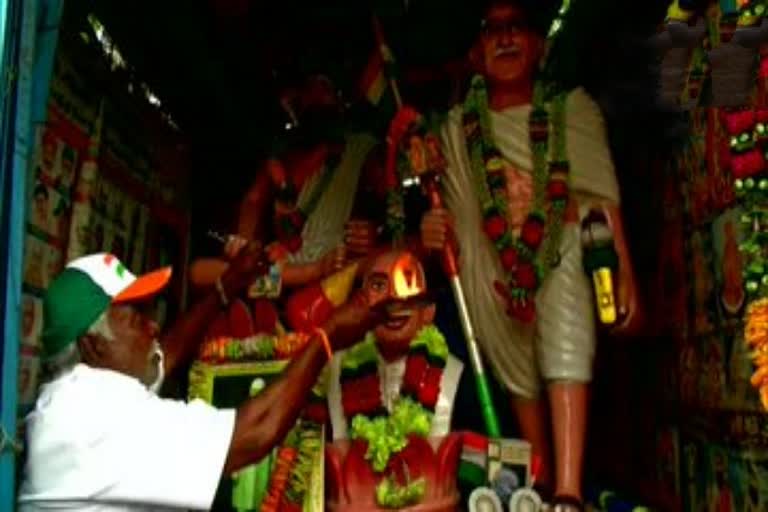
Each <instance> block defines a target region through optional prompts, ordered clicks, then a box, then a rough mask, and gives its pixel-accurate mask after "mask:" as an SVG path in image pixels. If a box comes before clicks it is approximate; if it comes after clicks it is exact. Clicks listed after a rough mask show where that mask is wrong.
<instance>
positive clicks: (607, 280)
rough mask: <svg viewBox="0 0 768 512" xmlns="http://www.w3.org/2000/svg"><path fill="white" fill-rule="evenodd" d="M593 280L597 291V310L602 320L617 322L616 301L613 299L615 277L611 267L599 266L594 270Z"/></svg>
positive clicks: (609, 322) (604, 322)
mask: <svg viewBox="0 0 768 512" xmlns="http://www.w3.org/2000/svg"><path fill="white" fill-rule="evenodd" d="M592 282H593V283H594V285H595V291H596V292H597V297H598V300H597V312H598V315H599V316H600V322H601V323H602V324H604V325H611V324H614V323H615V322H616V302H615V301H614V300H613V279H612V277H611V269H610V268H599V269H597V270H595V271H594V272H592Z"/></svg>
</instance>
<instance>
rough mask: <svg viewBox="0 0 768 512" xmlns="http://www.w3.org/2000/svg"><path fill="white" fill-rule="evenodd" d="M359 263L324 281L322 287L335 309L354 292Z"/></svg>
mask: <svg viewBox="0 0 768 512" xmlns="http://www.w3.org/2000/svg"><path fill="white" fill-rule="evenodd" d="M357 267H358V264H357V263H353V264H351V265H348V266H347V267H345V268H343V269H342V270H340V271H338V272H336V273H335V274H333V275H330V276H328V277H326V278H325V279H323V281H322V282H321V283H320V286H321V287H322V289H323V293H324V294H325V296H326V298H327V299H328V300H329V301H330V303H331V304H333V306H334V307H339V306H341V305H342V304H344V303H345V302H347V299H348V298H349V294H350V292H351V291H352V285H354V284H355V277H356V276H357Z"/></svg>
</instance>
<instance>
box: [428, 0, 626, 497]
mask: <svg viewBox="0 0 768 512" xmlns="http://www.w3.org/2000/svg"><path fill="white" fill-rule="evenodd" d="M531 4H532V3H529V2H522V1H499V0H496V1H492V2H490V5H489V6H488V7H487V8H486V9H485V11H484V15H485V16H484V19H483V22H482V30H481V31H480V33H479V34H478V36H477V38H476V41H475V44H474V46H473V48H472V50H471V54H470V58H471V61H472V64H473V65H474V67H475V69H476V70H477V72H478V74H477V75H476V76H475V77H474V79H473V80H472V82H471V86H470V88H469V92H468V94H467V98H466V101H465V102H464V104H463V105H460V106H459V107H457V108H456V109H454V110H453V111H452V112H451V113H450V115H449V117H448V121H447V123H446V126H445V127H444V131H443V134H442V135H443V145H444V151H445V157H446V159H447V162H448V165H447V167H446V172H445V176H444V177H443V189H444V199H445V203H446V207H447V210H443V209H433V210H432V211H430V212H428V213H427V214H426V215H425V216H424V218H423V219H422V225H421V235H422V243H423V244H424V246H425V247H426V248H427V249H433V250H442V249H443V248H444V246H445V244H446V243H447V242H450V241H451V239H452V238H453V237H455V240H456V241H457V242H458V247H459V251H460V258H459V259H460V262H459V266H460V278H461V282H462V285H463V287H464V290H465V293H466V295H467V297H466V298H467V303H468V307H469V312H470V316H471V317H472V320H473V324H474V325H475V326H476V330H477V334H478V338H479V341H480V343H481V348H482V349H483V352H484V353H485V355H486V357H487V359H488V360H489V362H490V364H491V366H492V368H493V370H494V373H495V374H496V376H497V377H498V378H499V379H500V381H501V383H502V384H503V385H504V386H505V387H506V388H507V389H508V390H509V391H510V392H511V393H512V394H513V395H514V397H515V398H514V400H513V407H514V409H515V412H516V413H517V416H518V419H519V424H520V427H521V431H522V434H523V436H524V437H525V438H526V439H527V440H528V441H529V442H531V444H532V447H533V451H534V455H535V456H539V457H541V460H543V461H545V463H544V464H543V467H542V468H541V472H540V475H539V484H540V485H541V486H542V489H541V490H542V492H543V493H545V494H546V491H547V489H546V487H547V486H551V485H553V484H554V494H555V496H554V500H553V502H554V506H555V510H557V511H569V510H577V511H578V510H583V499H582V489H581V484H582V481H581V480H582V464H583V462H582V461H583V453H584V439H585V433H586V421H587V409H588V408H587V394H588V389H587V388H588V384H589V382H590V381H591V379H592V363H593V358H594V353H595V337H596V322H595V301H594V299H593V296H594V293H593V290H592V289H591V285H590V282H589V280H588V278H587V276H586V274H585V271H584V268H583V260H582V241H581V236H580V235H581V233H580V231H581V230H580V223H581V221H582V220H583V219H584V218H585V217H586V216H587V214H588V212H590V211H591V210H595V209H598V210H601V211H602V212H603V213H604V215H605V218H606V219H607V223H608V225H609V226H610V228H611V229H612V231H613V240H614V244H615V246H616V249H617V252H618V256H619V258H618V259H619V265H618V269H617V270H618V272H617V274H618V275H616V276H614V278H616V293H617V300H616V302H617V305H618V307H617V313H618V318H617V320H616V322H615V328H616V329H619V330H620V329H628V328H629V327H630V326H633V325H634V323H635V322H636V320H637V318H638V317H637V315H636V307H635V301H634V291H635V290H634V282H633V280H632V267H631V264H630V260H629V254H628V250H627V247H626V243H625V240H624V236H623V228H622V222H621V216H620V215H619V207H618V203H619V187H618V184H617V180H616V176H615V172H614V168H613V162H612V160H611V156H610V151H609V147H608V142H607V140H606V135H605V127H604V123H603V118H602V116H601V113H600V109H599V107H598V106H597V105H596V104H595V102H594V101H593V100H592V99H591V98H590V97H589V96H588V95H587V93H586V92H585V91H584V90H583V89H580V88H579V89H575V90H573V91H571V92H570V93H568V94H562V95H559V96H555V97H554V98H548V97H547V96H546V94H545V91H544V90H543V88H542V87H541V86H540V85H539V84H537V83H536V80H535V77H534V75H535V71H536V68H537V64H538V62H539V60H540V58H541V56H542V53H543V50H544V47H545V38H544V37H543V34H542V33H540V32H539V31H537V27H535V26H534V24H533V23H531V21H532V18H531V15H532V14H533V13H534V11H533V10H532V9H531V8H530V5H531ZM542 28H543V27H542ZM542 381H543V382H544V383H545V389H546V392H547V394H548V398H549V410H547V408H546V403H547V401H546V400H545V399H544V397H543V396H542V391H543V390H542V386H541V383H542ZM548 417H551V430H550V428H549V427H550V423H549V422H548V421H547V418H548ZM550 434H551V438H552V442H550ZM551 444H553V445H554V460H555V465H554V469H555V470H554V475H553V474H552V473H553V471H552V468H551V466H550V464H549V462H548V461H549V460H550V452H551V450H550V445H551Z"/></svg>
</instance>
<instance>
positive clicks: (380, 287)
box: [326, 251, 463, 511]
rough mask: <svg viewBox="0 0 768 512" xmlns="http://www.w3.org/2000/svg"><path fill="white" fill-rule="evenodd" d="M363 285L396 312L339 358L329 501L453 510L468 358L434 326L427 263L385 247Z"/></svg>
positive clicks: (334, 370) (333, 379) (342, 505)
mask: <svg viewBox="0 0 768 512" xmlns="http://www.w3.org/2000/svg"><path fill="white" fill-rule="evenodd" d="M363 292H364V293H365V294H366V295H367V297H368V299H369V301H370V302H371V303H372V304H377V305H380V307H382V308H384V310H385V311H386V315H387V320H386V321H385V322H384V323H382V324H381V325H380V326H379V327H377V328H376V329H375V330H374V331H372V332H370V333H369V334H368V336H367V337H366V338H365V340H363V341H361V342H360V343H359V344H357V345H355V346H353V347H351V348H349V349H347V350H346V351H343V352H340V353H338V354H336V356H334V359H333V361H332V362H331V366H330V375H329V387H328V409H329V414H330V418H331V426H332V430H333V440H334V442H333V443H332V444H331V445H329V446H328V447H327V449H326V461H327V479H328V485H327V489H328V496H327V507H328V510H333V511H346V510H348V511H353V510H354V511H367V510H370V511H374V510H384V509H389V510H391V509H400V510H414V511H416V510H419V511H421V510H425V511H426V510H453V509H455V507H456V506H457V504H458V500H459V494H458V491H457V489H456V472H457V467H458V459H459V453H460V451H461V442H460V438H459V436H458V435H457V434H451V433H450V422H451V414H452V412H453V402H454V397H455V394H456V389H457V387H458V383H459V379H460V377H461V372H462V370H463V365H462V363H461V362H460V361H458V360H457V359H456V358H454V357H453V356H452V355H451V354H450V353H449V352H448V348H447V344H446V342H445V339H444V338H443V336H442V335H441V334H440V332H439V331H438V330H437V329H436V328H435V327H434V325H432V322H433V320H434V317H435V305H434V304H433V303H431V302H430V300H429V298H428V296H427V286H426V279H425V276H424V270H423V268H422V266H421V263H420V262H419V261H418V259H416V257H415V256H413V254H411V253H409V252H405V251H393V252H389V253H386V254H383V255H381V256H379V257H378V258H377V259H376V260H375V261H374V263H373V264H372V265H371V267H370V269H368V271H367V272H366V273H365V275H364V278H363Z"/></svg>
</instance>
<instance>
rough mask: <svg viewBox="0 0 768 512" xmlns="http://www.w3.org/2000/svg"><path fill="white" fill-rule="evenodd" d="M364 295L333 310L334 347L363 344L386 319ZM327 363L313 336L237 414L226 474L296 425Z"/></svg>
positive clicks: (250, 460) (258, 456)
mask: <svg viewBox="0 0 768 512" xmlns="http://www.w3.org/2000/svg"><path fill="white" fill-rule="evenodd" d="M382 318H383V316H382V314H381V312H380V311H374V310H372V309H371V308H370V307H369V305H368V303H367V301H366V299H365V297H364V296H363V295H362V294H357V295H355V296H354V297H353V298H352V299H351V300H349V301H348V302H347V303H346V304H344V305H343V306H341V307H340V308H338V309H337V310H335V311H334V313H333V316H332V317H331V318H330V319H329V320H328V321H327V322H326V323H325V332H327V333H328V338H329V340H331V342H332V344H333V346H334V348H335V349H340V348H344V347H347V346H349V345H351V344H352V343H355V342H358V341H360V340H361V339H362V338H363V336H364V335H365V333H366V332H367V331H368V330H370V329H371V328H373V326H375V325H376V324H377V323H378V322H380V321H381V320H382ZM327 361H328V356H327V354H326V353H325V348H324V347H323V344H322V342H321V341H320V338H319V337H317V338H313V339H312V340H311V341H310V343H309V344H308V345H307V346H306V347H305V348H304V350H303V351H302V352H301V353H300V354H299V355H298V356H297V357H296V358H295V359H294V360H293V361H292V362H291V363H290V365H289V366H288V368H287V369H286V370H285V372H284V373H283V374H282V376H281V377H280V378H279V379H278V380H277V381H275V382H273V383H271V384H270V385H269V386H267V388H266V389H265V390H264V391H262V392H261V393H259V394H258V395H256V396H255V397H253V398H250V399H249V400H248V401H247V402H245V404H243V405H242V406H241V407H240V408H239V409H238V410H237V419H236V420H235V430H234V433H233V436H232V441H231V443H230V447H229V453H228V454H227V460H226V463H225V465H224V470H225V471H226V472H227V473H229V472H232V471H236V470H237V469H239V468H242V467H243V466H247V465H249V464H253V463H254V462H256V461H258V460H260V459H262V458H263V457H264V456H266V455H267V453H269V451H270V450H271V449H272V448H274V446H275V445H277V444H278V443H279V442H280V441H281V440H282V439H283V438H284V437H285V435H286V433H287V432H288V431H289V430H290V428H291V426H293V425H294V423H295V422H296V419H297V418H298V416H299V413H300V412H301V409H302V407H303V406H304V404H305V402H306V399H307V396H309V393H310V390H311V389H312V386H314V385H315V383H316V381H317V377H318V375H319V374H320V371H321V370H322V369H323V366H324V365H325V363H326V362H327Z"/></svg>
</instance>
